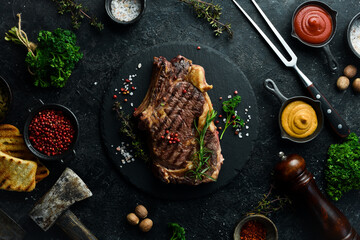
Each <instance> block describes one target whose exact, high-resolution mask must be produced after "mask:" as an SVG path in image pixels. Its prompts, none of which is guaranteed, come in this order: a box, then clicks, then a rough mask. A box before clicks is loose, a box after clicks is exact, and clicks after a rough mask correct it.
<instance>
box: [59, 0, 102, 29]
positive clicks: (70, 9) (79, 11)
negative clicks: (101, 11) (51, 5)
mask: <svg viewBox="0 0 360 240" xmlns="http://www.w3.org/2000/svg"><path fill="white" fill-rule="evenodd" d="M53 2H55V3H56V4H57V5H58V13H59V14H64V13H70V14H71V23H72V25H73V28H75V29H79V28H80V25H81V21H82V19H83V18H84V17H86V18H87V19H88V20H89V22H90V25H91V26H94V27H96V28H97V29H98V30H99V31H101V30H103V29H104V24H102V23H101V22H100V21H98V19H97V18H96V17H90V16H89V15H88V14H87V13H86V12H87V11H88V10H87V8H85V7H83V6H82V4H77V3H75V2H73V1H72V0H53Z"/></svg>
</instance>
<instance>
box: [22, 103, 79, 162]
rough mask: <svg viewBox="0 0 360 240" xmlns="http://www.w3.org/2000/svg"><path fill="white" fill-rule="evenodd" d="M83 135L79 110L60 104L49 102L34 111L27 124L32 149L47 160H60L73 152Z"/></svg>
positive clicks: (28, 144)
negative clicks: (77, 116)
mask: <svg viewBox="0 0 360 240" xmlns="http://www.w3.org/2000/svg"><path fill="white" fill-rule="evenodd" d="M78 137H79V122H78V120H77V118H76V116H75V114H74V113H73V112H72V111H71V110H70V109H68V108H67V107H65V106H63V105H60V104H46V105H42V106H40V107H38V108H36V109H34V110H32V111H31V113H30V115H29V117H28V118H27V120H26V123H25V127H24V141H25V144H26V146H27V147H28V148H29V150H30V151H31V152H32V153H33V154H34V155H35V156H37V157H38V158H40V159H43V160H49V161H52V160H60V159H65V158H66V157H68V155H69V154H70V153H72V152H73V150H74V147H75V145H76V142H77V139H78Z"/></svg>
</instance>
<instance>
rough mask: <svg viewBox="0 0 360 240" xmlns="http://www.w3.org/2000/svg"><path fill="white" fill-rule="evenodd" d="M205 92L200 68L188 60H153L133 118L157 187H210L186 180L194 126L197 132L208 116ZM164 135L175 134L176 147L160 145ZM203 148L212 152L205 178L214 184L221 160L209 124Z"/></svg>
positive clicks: (195, 146)
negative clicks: (147, 149) (145, 145)
mask: <svg viewBox="0 0 360 240" xmlns="http://www.w3.org/2000/svg"><path fill="white" fill-rule="evenodd" d="M211 88H212V86H210V85H208V84H207V83H206V80H205V74H204V70H203V68H202V67H201V66H198V65H193V64H192V62H191V60H189V59H186V58H185V57H183V56H180V55H179V56H177V57H175V58H174V59H172V60H171V61H170V62H169V61H167V60H166V59H165V58H164V57H159V58H157V57H155V58H154V65H153V73H152V78H151V83H150V87H149V89H148V92H147V94H146V96H145V98H144V100H143V102H142V103H141V105H140V106H139V107H138V108H137V110H136V111H135V113H134V116H135V117H138V118H139V128H140V129H142V130H145V131H147V136H148V144H149V147H150V152H151V155H152V156H151V158H152V161H153V170H154V173H155V175H156V176H158V177H159V178H160V179H161V180H162V181H164V182H166V183H185V184H191V185H197V184H200V183H202V182H210V181H213V180H212V179H210V178H204V179H202V180H196V179H193V178H191V177H189V176H187V174H186V173H187V172H188V171H189V170H191V169H192V168H193V167H194V165H193V158H194V154H195V153H196V151H197V150H198V148H199V146H198V145H199V144H198V142H197V140H196V137H197V132H196V129H195V127H194V121H198V127H199V128H200V129H202V127H203V126H204V123H205V118H206V114H207V113H208V111H209V110H212V104H211V101H210V98H209V96H208V94H207V93H206V91H207V90H209V89H211ZM166 130H169V131H170V132H171V133H178V135H179V136H178V138H179V139H180V140H181V142H180V143H176V144H169V142H168V141H169V140H167V139H162V138H161V136H163V135H166V134H165V131H166ZM205 146H206V147H207V148H208V149H210V150H212V156H211V158H210V160H209V163H210V166H211V168H210V170H208V172H207V174H208V175H209V176H211V177H212V178H214V179H217V177H218V174H219V171H220V168H221V164H222V162H223V157H222V155H221V148H220V142H219V138H218V134H217V132H216V128H215V125H214V123H211V124H210V127H209V128H208V130H207V133H206V135H205Z"/></svg>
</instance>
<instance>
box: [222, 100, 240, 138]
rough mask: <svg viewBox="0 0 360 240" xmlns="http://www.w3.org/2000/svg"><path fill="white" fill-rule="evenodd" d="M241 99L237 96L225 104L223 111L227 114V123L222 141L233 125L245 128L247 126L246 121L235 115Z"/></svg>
mask: <svg viewBox="0 0 360 240" xmlns="http://www.w3.org/2000/svg"><path fill="white" fill-rule="evenodd" d="M240 102H241V97H240V96H238V95H237V96H235V97H233V98H230V99H229V100H227V101H225V102H223V104H222V109H223V110H224V112H226V123H225V127H224V130H223V131H222V133H221V136H220V140H221V139H222V138H223V136H224V133H225V131H226V129H227V128H228V127H229V126H230V125H232V126H233V127H243V126H244V125H245V123H244V120H242V119H241V118H240V116H239V115H237V114H236V113H235V109H236V107H237V106H238V105H239V104H240Z"/></svg>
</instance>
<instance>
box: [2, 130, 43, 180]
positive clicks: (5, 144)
mask: <svg viewBox="0 0 360 240" xmlns="http://www.w3.org/2000/svg"><path fill="white" fill-rule="evenodd" d="M0 151H2V152H4V153H6V154H8V155H10V156H13V157H16V158H20V159H26V160H32V161H34V162H36V163H37V165H38V166H37V170H36V183H38V182H40V181H41V180H42V179H44V178H46V177H47V176H48V175H49V169H47V168H46V167H45V166H44V165H43V164H42V163H41V162H40V161H39V159H37V157H35V156H34V154H32V153H31V152H30V151H29V149H28V148H27V147H26V145H25V142H24V139H23V136H22V135H21V134H20V131H19V129H18V128H17V127H15V126H13V125H10V124H0Z"/></svg>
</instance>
